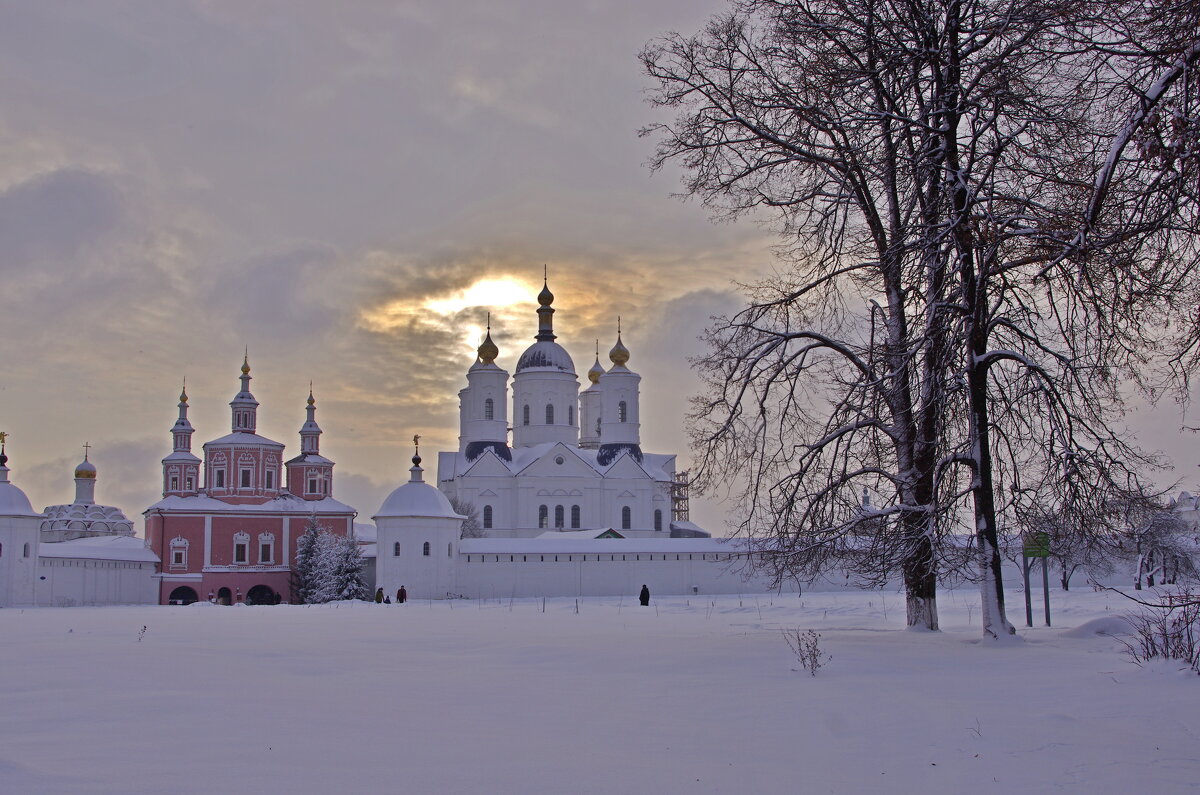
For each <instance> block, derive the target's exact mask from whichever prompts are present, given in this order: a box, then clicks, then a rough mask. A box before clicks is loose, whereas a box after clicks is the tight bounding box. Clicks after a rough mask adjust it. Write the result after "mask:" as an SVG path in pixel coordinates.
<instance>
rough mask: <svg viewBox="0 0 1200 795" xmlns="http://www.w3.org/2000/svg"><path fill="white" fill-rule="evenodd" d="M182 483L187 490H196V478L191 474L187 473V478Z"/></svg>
mask: <svg viewBox="0 0 1200 795" xmlns="http://www.w3.org/2000/svg"><path fill="white" fill-rule="evenodd" d="M183 485H184V487H185V488H186V490H187V491H195V490H196V479H195V478H193V477H192V476H191V475H188V476H187V478H185V479H184V481H183Z"/></svg>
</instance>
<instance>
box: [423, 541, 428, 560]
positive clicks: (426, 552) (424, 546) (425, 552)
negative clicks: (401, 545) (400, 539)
mask: <svg viewBox="0 0 1200 795" xmlns="http://www.w3.org/2000/svg"><path fill="white" fill-rule="evenodd" d="M421 554H422V555H424V556H425V557H429V542H428V541H426V542H425V543H424V545H423V546H422V547H421Z"/></svg>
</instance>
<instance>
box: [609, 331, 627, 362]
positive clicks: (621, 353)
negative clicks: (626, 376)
mask: <svg viewBox="0 0 1200 795" xmlns="http://www.w3.org/2000/svg"><path fill="white" fill-rule="evenodd" d="M608 359H609V361H611V362H612V363H613V364H615V365H616V366H618V367H624V366H625V363H626V362H628V361H629V349H628V348H626V347H625V346H624V345H623V344H622V343H621V332H619V331H618V332H617V344H616V345H614V346H613V348H612V350H611V351H609V352H608Z"/></svg>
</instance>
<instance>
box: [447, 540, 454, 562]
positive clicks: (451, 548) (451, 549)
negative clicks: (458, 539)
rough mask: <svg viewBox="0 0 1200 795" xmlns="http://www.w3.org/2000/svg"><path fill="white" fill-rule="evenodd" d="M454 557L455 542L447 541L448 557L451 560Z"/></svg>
mask: <svg viewBox="0 0 1200 795" xmlns="http://www.w3.org/2000/svg"><path fill="white" fill-rule="evenodd" d="M453 555H454V542H452V541H447V542H446V557H448V558H449V557H452V556H453Z"/></svg>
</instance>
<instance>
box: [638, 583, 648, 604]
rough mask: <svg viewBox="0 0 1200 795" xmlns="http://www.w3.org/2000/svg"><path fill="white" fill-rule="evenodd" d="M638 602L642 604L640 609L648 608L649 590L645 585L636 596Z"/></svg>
mask: <svg viewBox="0 0 1200 795" xmlns="http://www.w3.org/2000/svg"><path fill="white" fill-rule="evenodd" d="M638 601H640V602H641V603H642V607H649V606H650V589H649V588H647V587H646V586H645V585H643V586H642V592H641V593H640V594H638Z"/></svg>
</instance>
